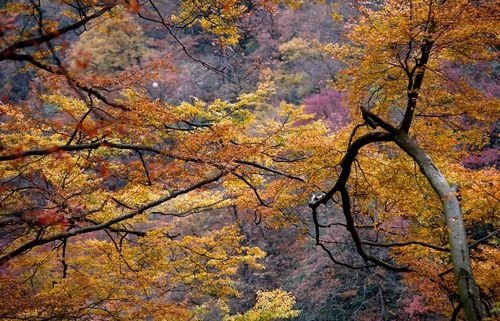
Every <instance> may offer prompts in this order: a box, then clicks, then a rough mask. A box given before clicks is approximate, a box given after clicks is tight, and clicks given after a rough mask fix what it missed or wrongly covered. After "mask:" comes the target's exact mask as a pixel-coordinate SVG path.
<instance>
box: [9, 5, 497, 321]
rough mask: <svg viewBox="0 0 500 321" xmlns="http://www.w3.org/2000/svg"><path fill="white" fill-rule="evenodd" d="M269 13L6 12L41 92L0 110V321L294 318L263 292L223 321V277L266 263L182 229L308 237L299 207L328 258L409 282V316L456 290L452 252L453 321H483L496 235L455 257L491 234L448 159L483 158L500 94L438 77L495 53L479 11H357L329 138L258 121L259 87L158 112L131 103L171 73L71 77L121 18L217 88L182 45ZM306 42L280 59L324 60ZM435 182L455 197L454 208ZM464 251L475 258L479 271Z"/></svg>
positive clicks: (225, 42) (493, 281) (484, 184)
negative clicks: (264, 230)
mask: <svg viewBox="0 0 500 321" xmlns="http://www.w3.org/2000/svg"><path fill="white" fill-rule="evenodd" d="M285 2H286V3H288V4H290V3H292V5H293V3H296V2H295V1H285ZM276 3H278V1H218V0H217V1H215V0H207V1H180V2H179V3H178V5H179V6H178V7H173V6H172V3H170V2H162V1H146V2H138V1H132V0H130V1H106V2H96V1H81V0H79V1H74V2H72V1H69V2H65V4H64V5H62V6H63V8H62V9H61V8H59V7H58V8H57V9H58V10H56V8H54V7H53V5H52V4H51V3H46V2H40V3H37V2H29V3H23V2H11V3H8V4H7V6H6V7H5V8H3V9H2V11H1V15H2V21H5V24H4V26H2V37H0V62H2V63H6V62H12V61H18V62H23V63H27V65H26V66H24V67H25V68H28V69H30V70H32V72H33V73H34V74H35V73H36V77H37V78H36V80H37V81H36V86H37V88H34V86H33V89H34V90H32V92H31V93H30V95H28V96H27V97H28V98H29V99H27V100H26V101H24V102H20V103H14V102H9V101H4V102H3V103H2V104H1V105H0V110H1V113H2V114H1V116H0V130H1V132H2V137H1V142H0V173H1V177H0V179H1V181H0V184H1V185H0V186H1V187H0V204H1V210H0V228H1V233H2V234H1V240H2V241H1V243H0V266H1V269H2V277H1V278H0V291H1V292H2V296H3V297H7V298H8V304H5V305H2V308H1V309H2V310H0V316H1V317H4V318H11V319H19V318H23V319H28V320H39V319H61V320H71V319H73V320H74V319H117V318H118V319H138V318H140V319H158V320H161V319H165V318H166V319H178V320H188V319H193V318H200V319H201V318H203V315H205V313H207V310H210V309H213V310H214V312H213V313H214V314H217V315H218V316H219V317H220V318H226V319H227V320H252V319H256V318H265V319H269V320H272V319H277V318H289V317H294V316H296V315H297V311H296V310H294V309H293V303H294V299H293V298H292V297H291V296H290V295H288V294H286V293H283V292H282V291H278V290H277V291H271V292H259V294H258V297H257V303H256V305H255V307H254V308H251V309H250V310H248V311H247V312H242V313H241V314H236V315H233V316H230V315H229V312H228V310H227V301H228V300H229V297H230V296H234V295H236V294H237V293H238V289H237V283H236V282H235V278H236V275H237V271H238V268H239V267H240V266H241V265H244V266H246V267H249V268H253V269H259V268H261V267H262V266H261V263H260V262H261V261H260V260H261V259H262V258H263V256H264V253H263V252H262V251H261V250H260V249H258V248H256V247H253V246H249V245H247V244H244V243H243V237H242V234H241V231H240V229H239V227H238V226H236V225H232V224H226V223H224V222H220V223H219V224H217V226H215V227H214V229H211V230H210V231H198V232H197V234H195V233H192V234H190V233H186V229H183V227H184V225H183V224H186V223H185V222H186V221H191V222H197V221H196V220H195V218H194V215H199V214H200V213H204V212H208V211H211V212H213V213H215V212H225V211H226V212H227V211H232V210H237V211H238V212H239V213H244V214H245V215H246V216H251V217H252V218H253V219H254V222H255V223H257V224H258V223H260V222H262V221H264V222H265V223H266V224H267V225H270V226H273V227H280V226H283V225H286V226H289V225H298V226H299V227H301V228H302V231H304V232H305V233H308V232H309V231H308V225H307V223H308V222H303V221H302V216H301V213H302V212H303V209H304V207H305V205H306V203H307V200H308V199H309V198H310V196H311V195H313V197H312V199H310V203H309V204H310V207H311V208H312V212H313V215H312V217H313V223H314V227H313V231H312V232H313V236H314V238H315V240H316V243H317V245H318V246H320V247H321V248H323V249H324V250H326V251H327V254H328V256H329V257H330V258H331V260H333V261H334V262H335V263H338V264H340V265H343V266H347V267H349V268H355V269H362V268H366V267H368V268H370V267H373V266H381V267H383V268H386V269H389V270H392V271H398V272H410V271H412V273H409V274H408V276H407V279H408V280H409V281H410V282H413V284H414V285H415V286H416V287H419V288H420V289H423V291H422V298H419V300H418V302H417V301H415V302H417V303H418V304H417V303H415V304H414V305H413V306H411V309H410V310H411V311H410V312H408V313H410V314H411V313H413V312H415V311H417V312H418V313H420V312H421V309H420V303H421V301H422V300H424V299H425V300H428V302H430V303H431V306H432V307H434V308H435V309H439V308H441V307H443V306H444V304H443V296H439V295H436V293H437V292H436V291H437V290H436V285H437V286H440V287H442V288H444V289H445V294H450V295H451V294H454V293H455V288H454V287H453V284H452V283H451V282H450V280H449V279H448V274H449V273H448V263H449V256H450V254H451V260H452V265H453V268H454V272H455V276H456V284H457V288H458V292H459V294H460V304H459V305H458V306H456V307H455V310H454V311H453V312H451V311H450V314H451V315H453V316H454V317H455V318H456V316H457V314H458V312H459V310H460V309H461V307H463V309H464V311H465V313H466V315H467V318H468V320H479V319H481V318H482V317H483V315H484V314H485V310H486V309H485V307H483V305H482V302H481V299H485V302H486V303H489V302H488V300H487V299H489V297H494V296H495V295H496V292H495V291H497V290H495V288H498V287H497V285H498V276H496V273H495V269H494V268H495V264H494V263H495V260H496V258H497V257H498V249H496V248H495V247H494V246H491V245H489V244H488V242H489V241H491V240H492V238H493V237H494V236H495V235H498V230H494V231H492V232H491V233H487V234H486V235H481V236H480V237H478V238H477V239H475V241H474V242H473V243H471V244H470V245H469V246H468V245H467V235H466V232H467V229H468V230H469V231H471V233H469V234H470V235H474V233H473V232H474V229H476V231H477V230H479V228H475V227H476V226H480V227H484V226H485V225H488V224H491V225H492V226H495V225H496V224H497V218H496V215H495V206H496V203H495V202H496V200H497V199H498V197H497V196H496V195H497V194H496V193H497V192H496V190H495V188H494V187H495V183H496V180H497V178H498V174H497V172H496V170H495V169H492V168H486V169H481V170H478V171H472V170H469V169H467V168H465V167H463V166H461V162H460V159H463V158H464V157H465V156H466V155H468V154H470V151H473V150H476V149H477V148H478V145H482V144H483V143H485V141H486V139H485V138H486V137H485V135H483V133H482V132H481V128H482V127H484V126H485V125H489V123H491V120H492V119H496V110H497V109H498V99H497V98H495V97H494V96H492V95H487V94H485V93H484V92H482V91H481V88H478V87H474V86H470V84H469V83H468V82H467V81H462V80H461V79H460V80H459V81H457V79H448V78H447V77H446V75H447V73H446V70H447V69H446V68H445V67H449V64H450V62H451V63H454V64H457V63H458V64H463V65H469V66H470V65H473V64H474V63H475V62H476V61H480V62H481V63H485V62H488V61H490V60H492V59H494V58H495V57H496V47H495V46H496V45H497V43H496V42H495V41H496V38H494V37H493V36H492V35H493V34H495V30H497V29H498V28H495V26H496V25H497V24H498V20H495V19H496V17H497V16H498V15H497V14H496V13H497V12H496V11H495V10H496V7H495V4H494V3H493V2H488V1H485V2H476V1H472V2H470V1H469V2H466V1H458V0H456V1H455V0H454V1H451V0H448V1H440V2H437V1H432V0H430V1H429V0H427V1H402V0H389V1H387V2H385V3H384V4H383V5H379V6H377V5H375V4H373V3H372V4H369V5H370V6H371V9H367V8H365V7H361V8H359V13H360V16H359V17H358V18H359V21H358V22H356V23H353V24H352V25H351V26H352V30H351V32H350V33H349V34H348V40H349V42H348V44H346V45H339V44H333V45H329V46H326V49H327V52H329V53H330V54H331V55H333V56H334V58H336V59H339V60H343V61H344V62H346V63H347V64H346V67H345V69H344V70H343V71H342V73H341V75H340V76H341V77H339V80H338V84H337V85H338V87H339V88H337V90H339V91H338V92H342V93H345V96H346V97H344V96H343V95H344V94H343V95H342V97H340V94H339V95H338V96H335V97H334V98H335V99H330V100H333V101H337V100H340V99H337V98H342V103H346V104H349V110H350V111H351V116H350V119H352V120H353V123H352V124H351V125H347V126H345V127H343V128H340V127H341V126H338V127H336V128H334V129H338V131H336V132H332V131H331V130H330V129H329V128H328V127H327V126H326V124H325V123H323V122H321V121H314V118H315V117H316V116H314V115H308V114H306V113H305V112H304V109H303V108H301V107H297V106H294V105H291V104H288V103H281V104H280V105H279V106H276V108H275V111H274V113H273V116H272V117H271V116H269V115H266V114H263V112H262V111H264V110H268V109H269V105H270V103H271V102H272V98H271V99H270V97H272V96H273V94H274V93H275V92H276V88H275V86H274V84H273V83H272V81H271V80H272V79H271V77H269V75H270V74H268V73H263V75H262V77H261V81H260V83H259V84H258V87H257V88H255V90H254V91H253V92H250V93H239V94H238V95H237V97H236V98H235V99H233V100H231V101H224V100H221V99H214V100H213V101H211V102H204V101H202V100H200V99H198V98H196V97H192V98H190V101H188V102H183V103H180V104H176V105H173V104H168V103H165V102H162V101H161V100H160V99H154V97H153V99H152V98H151V97H150V96H151V95H147V94H146V93H145V92H144V91H143V88H142V87H144V86H143V84H142V82H145V80H147V81H150V80H153V79H155V78H156V77H155V76H156V75H157V74H158V73H161V72H164V69H163V68H165V66H168V64H169V62H168V61H165V60H155V61H152V62H151V63H149V64H147V65H145V66H142V69H139V68H138V66H120V68H118V69H123V71H122V70H119V71H121V72H120V73H119V74H107V73H101V71H100V70H99V69H97V70H96V74H95V75H92V77H86V76H85V75H82V74H81V73H80V72H79V71H78V70H75V69H72V68H68V67H67V66H69V65H70V61H69V60H70V59H71V57H70V55H68V54H67V52H66V49H67V48H71V45H70V44H71V43H76V42H78V39H77V36H78V34H79V33H81V32H83V35H85V34H86V33H87V28H88V27H90V26H95V25H101V26H112V25H113V24H114V23H122V22H123V21H128V20H127V19H132V18H131V15H132V16H134V18H133V19H132V20H130V21H131V24H132V21H134V23H137V24H138V25H141V26H142V27H141V28H142V29H143V30H145V28H146V27H145V26H146V25H149V26H151V25H153V26H155V27H160V28H161V30H163V31H164V32H165V33H166V34H167V35H168V36H169V37H170V38H171V39H172V40H173V42H174V43H176V44H177V45H178V46H179V48H180V49H181V50H182V52H183V54H184V55H185V57H186V58H187V59H189V60H190V61H192V62H194V63H196V64H199V65H200V66H203V67H204V68H207V69H208V70H211V71H212V72H214V73H216V74H217V75H220V76H221V77H226V76H227V74H226V73H225V71H224V70H223V69H220V68H218V66H214V65H212V64H210V63H207V61H205V60H203V59H202V58H200V57H198V56H197V55H196V54H193V52H192V51H190V50H189V48H188V47H186V46H185V44H184V43H183V41H182V39H181V38H180V37H179V33H181V32H188V31H189V32H197V33H200V32H202V33H204V35H205V36H206V37H207V39H208V41H211V42H212V43H213V45H214V46H220V47H221V48H222V47H224V46H232V45H236V44H237V43H238V42H240V41H242V39H243V38H242V33H240V31H239V28H238V23H239V22H240V21H241V19H242V17H244V16H249V15H252V14H253V13H254V12H255V10H275V9H276V7H275V6H276ZM51 5H52V6H51ZM57 5H58V6H59V4H57ZM167 9H168V10H167ZM166 13H168V14H166ZM4 17H5V18H4ZM138 25H137V26H138ZM141 28H135V27H134V28H132V29H133V30H136V31H137V30H141ZM104 30H106V28H105V29H104ZM93 31H94V32H96V31H99V29H93ZM89 32H90V33H92V31H89ZM137 32H138V34H136V35H135V36H139V38H142V33H141V32H140V31H137ZM75 33H76V35H75ZM145 33H146V31H145ZM83 35H82V36H81V37H80V38H79V39H80V40H82V39H85V37H84V36H83ZM367 35H370V36H367ZM96 36H100V33H99V32H96ZM301 36H302V35H301ZM87 40H88V39H87ZM89 41H90V40H89ZM312 43H314V44H315V46H314V48H312V52H309V49H311V48H309V47H308V42H307V41H305V40H304V39H295V40H292V41H289V42H288V43H286V44H284V45H282V47H281V49H282V52H283V53H289V54H291V55H292V56H291V58H294V59H295V58H300V57H293V54H294V53H301V52H306V53H307V52H309V53H308V55H309V56H311V59H312V58H313V57H320V58H321V59H325V54H324V52H320V50H321V49H323V48H324V47H323V46H321V45H320V44H319V43H318V42H312ZM138 49H142V48H138ZM97 53H102V52H97ZM114 58H116V57H114ZM294 59H291V60H290V61H294ZM311 59H309V57H307V61H308V62H310V61H311ZM132 60H133V59H132ZM312 60H314V59H312ZM295 61H296V60H295ZM129 62H130V61H129ZM127 63H128V62H127ZM121 67H123V68H121ZM115 69H116V68H115ZM458 72H459V73H460V72H461V71H460V70H459V71H458ZM271 75H272V74H271ZM306 87H307V86H306ZM305 93H307V94H310V91H307V90H306V91H304V94H305ZM313 98H315V97H314V96H313V97H311V99H312V100H313V102H314V99H313ZM316 98H317V97H316ZM320 98H321V97H320ZM344 98H345V99H344ZM307 103H308V101H306V104H307ZM309 103H310V101H309ZM478 104H480V105H481V107H482V108H481V110H477V108H475V107H476V106H477V105H478ZM360 106H361V107H360ZM336 107H337V106H336ZM342 107H343V108H347V106H342ZM321 108H322V107H321ZM332 109H333V108H332ZM347 118H348V117H343V118H342V121H341V123H342V125H344V120H345V119H347ZM345 142H348V143H347V146H345V145H344V144H345ZM431 156H432V160H431V158H430V157H431ZM415 164H417V165H418V166H419V168H420V170H421V172H422V173H423V175H418V174H417V171H416V166H414V165H415ZM438 168H440V169H441V170H442V171H443V172H444V173H445V174H443V173H442V172H440V171H439V170H438ZM445 175H446V176H445ZM445 177H448V178H449V179H452V180H453V181H456V182H459V183H460V193H461V194H462V197H463V199H462V201H461V203H460V201H459V200H458V195H457V193H458V192H459V191H458V190H457V187H455V185H452V184H449V183H448V181H447V180H446V179H445ZM322 190H324V191H326V192H325V193H321V194H318V193H317V192H319V191H322ZM436 195H437V196H438V197H436ZM337 204H338V205H340V207H341V209H342V211H343V216H344V218H343V221H338V220H336V219H337V216H336V215H335V210H336V209H338V206H337ZM442 211H443V212H444V214H445V217H446V225H445V224H443V222H442V219H441V212H442ZM462 211H463V212H464V213H465V214H466V217H465V218H466V221H465V224H467V226H465V225H464V222H463V217H462ZM332 212H333V213H334V215H331V214H332ZM333 227H336V228H338V227H345V229H346V230H347V231H348V232H349V233H350V235H351V236H352V240H353V244H354V247H355V249H356V250H357V252H358V253H359V254H360V256H361V258H362V260H363V264H361V265H360V264H356V263H355V262H354V263H353V262H352V261H346V262H344V261H342V260H340V259H339V258H337V257H336V256H335V255H334V253H335V252H334V251H332V250H331V248H329V246H331V244H336V243H335V242H337V241H336V240H335V239H325V237H324V236H325V234H328V233H324V231H325V230H326V229H329V228H333ZM446 231H447V232H448V234H446V235H444V233H445V232H446ZM332 234H335V233H330V235H329V236H331V237H333V238H334V237H335V235H332ZM448 244H449V247H448ZM385 248H390V249H391V252H390V253H388V252H387V251H383V250H380V249H385ZM401 248H403V249H405V250H404V251H401V250H399V249H401ZM469 248H471V249H476V250H477V252H475V253H473V254H474V255H473V263H475V264H474V268H475V274H474V275H473V273H472V267H471V262H470V259H469V253H468V251H469ZM438 270H443V272H442V273H439V274H438V275H436V274H437V273H435V271H438ZM422 277H423V278H422ZM422 280H423V281H422ZM429 280H430V282H429ZM476 284H479V286H481V289H482V291H483V296H482V297H481V295H480V293H479V290H478V287H477V285H476ZM380 297H381V298H382V295H381V296H380ZM432 300H434V301H432ZM451 301H452V303H453V298H452V300H451ZM446 308H447V307H446ZM488 308H489V307H488ZM417 312H415V313H417Z"/></svg>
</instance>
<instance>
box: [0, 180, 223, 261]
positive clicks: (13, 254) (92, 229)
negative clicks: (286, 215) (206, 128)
mask: <svg viewBox="0 0 500 321" xmlns="http://www.w3.org/2000/svg"><path fill="white" fill-rule="evenodd" d="M224 175H226V173H225V172H222V171H221V172H220V173H219V174H218V175H216V176H214V177H212V178H208V179H205V180H203V181H200V182H198V183H196V184H194V185H191V186H189V187H187V188H184V189H181V190H178V191H176V192H172V193H170V194H169V195H166V196H164V197H162V198H159V199H157V200H156V201H153V202H150V203H147V204H145V205H143V206H141V207H139V208H138V209H136V210H135V211H131V212H129V213H126V214H123V215H120V216H118V217H115V218H114V219H111V220H109V221H106V222H103V223H101V224H97V225H93V226H88V227H83V228H79V229H76V230H72V231H68V232H64V233H59V234H56V235H52V236H49V237H46V238H39V239H35V240H33V241H30V242H28V243H25V244H23V245H21V246H20V247H18V248H16V249H15V250H12V251H11V252H9V253H7V254H5V255H3V256H2V257H0V265H2V264H4V263H5V262H7V261H9V260H11V259H13V258H15V257H17V256H19V255H21V254H23V253H25V252H26V251H29V250H31V249H33V248H35V247H37V246H40V245H43V244H47V243H50V242H53V241H57V240H63V239H67V238H70V237H73V236H77V235H81V234H85V233H90V232H95V231H99V230H103V229H107V228H109V227H111V226H112V225H114V224H117V223H120V222H122V221H125V220H128V219H131V218H133V217H135V216H137V215H139V214H142V213H144V212H145V211H147V210H149V209H151V208H153V207H156V206H158V205H161V204H163V203H165V202H167V201H170V200H172V199H174V198H176V197H178V196H180V195H183V194H186V193H189V192H191V191H194V190H196V189H198V188H201V187H203V186H205V185H208V184H210V183H213V182H216V181H218V180H219V179H220V178H221V177H223V176H224Z"/></svg>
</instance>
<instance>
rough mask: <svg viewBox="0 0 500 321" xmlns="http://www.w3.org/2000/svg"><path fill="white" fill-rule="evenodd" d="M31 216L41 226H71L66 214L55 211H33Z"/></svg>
mask: <svg viewBox="0 0 500 321" xmlns="http://www.w3.org/2000/svg"><path fill="white" fill-rule="evenodd" d="M30 216H31V217H32V218H33V220H34V221H35V222H36V223H37V224H38V225H40V226H56V225H61V226H67V225H68V224H69V223H68V219H67V218H66V217H65V216H64V214H63V213H61V212H58V211H57V210H55V209H45V210H36V211H32V212H31V213H30Z"/></svg>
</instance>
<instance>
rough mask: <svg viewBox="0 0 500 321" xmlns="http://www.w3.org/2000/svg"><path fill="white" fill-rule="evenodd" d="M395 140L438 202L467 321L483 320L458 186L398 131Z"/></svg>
mask: <svg viewBox="0 0 500 321" xmlns="http://www.w3.org/2000/svg"><path fill="white" fill-rule="evenodd" d="M394 140H395V142H396V144H398V146H399V147H401V148H402V149H403V150H404V151H405V152H406V153H407V154H408V155H409V156H410V157H411V158H413V159H414V160H415V161H416V162H417V164H418V165H419V167H420V171H421V172H422V173H423V174H424V176H425V177H426V178H427V180H428V181H429V183H430V184H431V185H432V187H433V189H434V190H435V191H436V193H437V194H438V196H439V198H440V199H441V203H442V204H443V210H444V215H445V219H446V226H447V228H448V238H449V243H450V251H451V261H452V264H453V271H454V274H455V280H456V284H457V287H458V293H459V296H460V302H461V303H462V306H463V309H464V311H465V315H466V317H467V320H468V321H479V320H482V318H483V317H484V316H485V309H484V306H483V304H482V302H481V298H480V293H479V288H478V287H477V285H476V283H475V281H474V277H473V275H472V268H471V264H470V256H469V247H468V244H467V236H466V234H465V226H464V221H463V217H462V211H461V208H460V202H459V201H458V198H457V186H456V185H451V186H450V184H449V183H448V181H447V180H446V178H445V177H444V176H443V174H442V173H441V172H440V171H439V170H438V169H437V167H436V166H435V165H434V163H433V162H432V159H431V158H430V156H429V155H428V154H427V153H426V152H425V151H424V150H423V149H421V148H420V147H419V146H418V145H417V143H416V142H415V141H414V140H413V139H411V138H410V137H409V136H408V134H406V133H401V132H400V133H398V134H396V135H395V137H394Z"/></svg>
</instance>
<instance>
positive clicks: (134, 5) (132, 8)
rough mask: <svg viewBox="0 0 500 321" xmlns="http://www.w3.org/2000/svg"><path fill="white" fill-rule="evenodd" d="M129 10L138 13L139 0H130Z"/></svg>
mask: <svg viewBox="0 0 500 321" xmlns="http://www.w3.org/2000/svg"><path fill="white" fill-rule="evenodd" d="M127 2H128V11H129V12H132V13H137V12H139V8H140V5H139V1H137V0H128V1H127Z"/></svg>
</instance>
